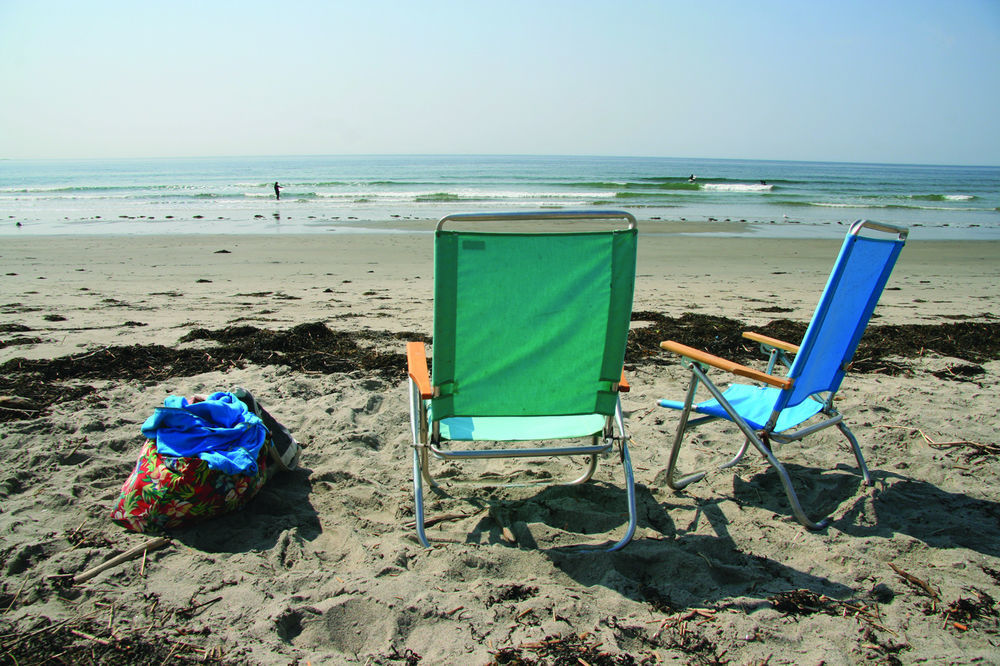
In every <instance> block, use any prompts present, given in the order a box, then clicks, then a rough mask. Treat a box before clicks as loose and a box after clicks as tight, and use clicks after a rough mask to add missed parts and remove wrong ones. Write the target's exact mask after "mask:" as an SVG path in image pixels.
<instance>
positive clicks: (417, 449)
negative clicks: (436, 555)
mask: <svg viewBox="0 0 1000 666" xmlns="http://www.w3.org/2000/svg"><path fill="white" fill-rule="evenodd" d="M423 417H424V412H423V403H422V401H421V398H420V390H419V389H418V388H417V385H416V382H414V381H413V380H412V379H411V380H410V434H411V435H412V436H413V515H414V518H415V521H414V522H415V523H416V526H417V538H418V539H420V543H421V545H422V546H423V547H424V548H430V547H431V544H430V543H429V542H428V541H427V535H426V534H424V486H423V480H424V477H425V475H427V474H428V472H427V470H426V467H427V447H426V446H423V445H422V444H421V442H420V432H421V426H422V423H421V421H422V420H423ZM428 478H429V477H428ZM431 482H432V483H433V479H431Z"/></svg>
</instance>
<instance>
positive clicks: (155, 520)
mask: <svg viewBox="0 0 1000 666" xmlns="http://www.w3.org/2000/svg"><path fill="white" fill-rule="evenodd" d="M269 463H270V461H269V460H268V457H267V446H264V447H262V448H261V450H260V456H259V457H258V458H257V474H255V475H253V476H249V475H245V474H232V475H230V474H226V473H224V472H221V471H219V470H214V469H211V468H210V467H209V466H208V464H207V463H206V462H205V461H204V460H201V459H200V458H172V457H168V456H161V455H160V454H159V453H158V452H157V450H156V442H154V441H152V440H147V441H146V445H145V446H144V447H143V448H142V452H141V453H140V454H139V460H138V461H137V462H136V465H135V469H134V470H133V471H132V474H131V475H130V476H129V477H128V479H127V480H126V481H125V484H124V485H123V486H122V491H121V494H120V495H119V496H118V501H117V503H116V504H115V507H114V509H112V511H111V520H113V521H114V522H116V523H118V524H119V525H121V526H122V527H124V528H126V529H129V530H133V531H136V532H146V533H148V534H157V533H159V532H162V531H163V530H166V529H171V528H175V527H181V526H183V525H188V524H191V523H194V522H197V521H199V520H204V519H206V518H211V517H213V516H218V515H221V514H224V513H228V512H230V511H235V510H236V509H239V508H241V507H242V506H243V505H244V504H246V503H247V502H249V501H250V500H251V499H252V498H253V497H254V496H255V495H256V494H257V493H258V492H259V491H260V489H261V488H262V487H263V486H264V482H265V481H267V468H268V464H269Z"/></svg>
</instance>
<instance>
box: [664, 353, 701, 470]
mask: <svg viewBox="0 0 1000 666" xmlns="http://www.w3.org/2000/svg"><path fill="white" fill-rule="evenodd" d="M693 368H694V366H692V369H693ZM697 390H698V375H697V374H696V373H694V372H692V374H691V384H690V385H689V386H688V390H687V395H686V396H685V398H684V410H683V411H682V412H681V420H680V422H679V423H678V424H677V432H676V434H675V435H674V444H673V446H672V447H671V449H670V461H669V462H668V463H667V485H668V486H670V488H671V489H673V490H683V489H684V488H686V487H687V486H689V485H691V484H692V483H694V482H696V481H701V480H702V479H704V478H705V472H694V473H693V474H688V475H687V476H683V477H681V478H679V479H675V478H674V474H675V472H676V469H677V456H678V455H679V454H680V452H681V442H682V441H683V440H684V434H685V432H686V431H687V424H688V417H689V416H690V415H691V407H692V406H693V405H694V394H695V392H696V391H697Z"/></svg>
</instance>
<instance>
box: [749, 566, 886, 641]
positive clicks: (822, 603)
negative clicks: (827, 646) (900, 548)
mask: <svg viewBox="0 0 1000 666" xmlns="http://www.w3.org/2000/svg"><path fill="white" fill-rule="evenodd" d="M890 566H892V565H890ZM767 600H768V601H770V602H771V605H772V606H773V607H774V609H775V610H776V611H778V612H779V613H783V614H784V615H812V614H814V613H823V614H824V615H836V616H840V617H851V618H854V619H855V620H858V621H861V622H864V623H866V624H868V625H871V626H873V627H875V628H876V629H881V630H882V631H887V632H889V633H890V634H893V635H895V633H896V632H894V631H892V630H891V629H888V628H886V627H885V626H883V625H882V623H881V619H882V616H881V612H880V611H879V608H878V604H871V605H868V604H866V603H864V602H861V601H841V600H839V599H834V598H832V597H828V596H826V595H825V594H819V593H817V592H813V591H812V590H807V589H797V590H789V591H787V592H779V593H778V594H775V595H774V596H771V597H768V598H767Z"/></svg>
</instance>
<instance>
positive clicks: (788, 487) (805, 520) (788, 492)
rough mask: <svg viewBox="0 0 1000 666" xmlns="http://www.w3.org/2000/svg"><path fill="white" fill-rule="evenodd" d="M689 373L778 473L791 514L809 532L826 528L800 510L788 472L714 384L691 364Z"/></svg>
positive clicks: (821, 522)
mask: <svg viewBox="0 0 1000 666" xmlns="http://www.w3.org/2000/svg"><path fill="white" fill-rule="evenodd" d="M691 372H692V373H694V375H695V376H696V377H698V379H699V380H701V381H702V382H704V384H705V388H707V389H708V391H709V393H711V394H712V397H713V398H715V399H716V400H717V401H718V402H719V405H720V406H721V407H722V408H723V409H725V410H726V413H727V414H729V416H730V418H731V419H732V421H733V423H735V424H736V425H737V426H738V427H739V429H740V430H741V431H742V432H743V436H744V437H746V438H747V440H748V441H749V442H750V443H751V444H753V445H754V448H756V449H757V450H758V451H760V453H761V455H763V456H764V458H766V459H767V462H768V463H769V464H770V465H771V467H773V468H774V469H775V471H776V472H777V473H778V477H779V478H780V479H781V485H782V486H784V488H785V496H786V497H788V503H789V504H791V506H792V513H794V514H795V518H796V519H798V521H799V522H800V523H802V524H803V525H805V526H806V527H808V528H809V529H811V530H819V529H823V528H824V527H826V525H827V523H829V522H830V519H829V518H824V519H823V520H821V521H819V522H814V521H813V520H811V519H810V518H809V516H807V515H806V513H805V511H803V510H802V503H801V502H799V496H798V495H797V494H796V492H795V488H794V487H793V486H792V479H791V477H790V476H789V475H788V471H787V470H786V469H785V466H784V465H782V464H781V462H780V461H779V460H778V459H777V458H776V457H775V456H774V453H773V452H772V451H771V449H770V447H767V446H765V445H764V442H762V441H761V439H760V437H759V436H758V435H757V433H756V432H754V430H753V428H751V427H750V426H749V425H748V424H747V422H746V421H744V420H743V419H742V418H741V417H740V415H739V413H738V412H737V411H736V410H735V409H733V406H732V405H730V404H729V401H728V400H726V399H725V397H723V395H722V392H721V391H720V390H719V389H718V388H716V386H715V384H713V383H712V382H711V381H709V380H708V377H706V376H705V374H704V372H703V371H702V370H701V368H699V367H698V366H697V365H696V364H694V363H692V364H691Z"/></svg>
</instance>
